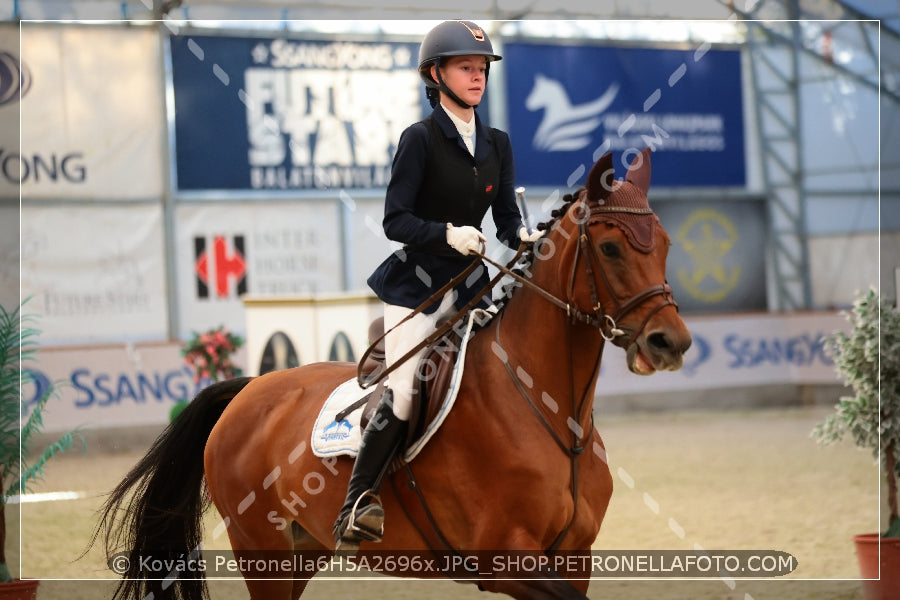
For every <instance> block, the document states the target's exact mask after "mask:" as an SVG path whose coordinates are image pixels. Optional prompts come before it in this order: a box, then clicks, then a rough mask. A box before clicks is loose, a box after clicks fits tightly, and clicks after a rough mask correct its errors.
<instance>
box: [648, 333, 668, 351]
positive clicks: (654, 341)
mask: <svg viewBox="0 0 900 600" xmlns="http://www.w3.org/2000/svg"><path fill="white" fill-rule="evenodd" d="M647 343H648V344H649V345H650V347H651V348H653V349H654V350H669V349H670V348H671V347H672V344H670V343H669V338H668V337H667V336H666V334H664V333H651V334H650V335H649V336H647Z"/></svg>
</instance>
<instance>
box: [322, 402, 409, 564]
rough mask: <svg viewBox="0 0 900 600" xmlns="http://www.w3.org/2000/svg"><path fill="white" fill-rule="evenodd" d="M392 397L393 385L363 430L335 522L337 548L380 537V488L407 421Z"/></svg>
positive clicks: (347, 548)
mask: <svg viewBox="0 0 900 600" xmlns="http://www.w3.org/2000/svg"><path fill="white" fill-rule="evenodd" d="M393 398H394V396H393V392H391V390H390V389H388V390H387V391H385V393H384V395H383V396H382V397H381V401H380V402H379V403H378V407H377V408H376V409H375V414H374V415H372V418H371V419H370V420H369V424H368V425H367V426H366V429H365V431H363V435H362V443H361V444H360V447H359V454H358V455H357V457H356V462H355V463H354V464H353V473H352V474H351V475H350V483H349V484H348V486H347V498H346V500H345V501H344V506H343V507H341V511H340V513H338V518H337V521H336V522H335V524H334V542H335V550H336V551H342V552H355V551H356V550H357V549H359V543H360V542H361V541H363V540H368V541H372V542H380V541H381V536H382V534H383V532H384V509H383V508H382V506H381V502H380V499H379V498H378V490H379V489H380V488H381V480H382V479H383V477H384V474H385V472H386V471H387V468H388V464H389V462H390V460H391V458H392V457H393V456H394V452H396V451H397V448H398V446H399V445H400V442H401V441H402V439H403V436H404V434H405V433H406V429H407V424H408V423H407V421H403V420H401V419H399V418H397V417H396V416H395V415H394V408H393V405H394V402H393Z"/></svg>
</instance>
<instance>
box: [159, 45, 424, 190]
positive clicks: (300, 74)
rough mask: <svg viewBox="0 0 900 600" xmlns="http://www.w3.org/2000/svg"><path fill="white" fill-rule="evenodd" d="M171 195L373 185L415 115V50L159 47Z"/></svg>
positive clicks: (383, 180) (383, 178)
mask: <svg viewBox="0 0 900 600" xmlns="http://www.w3.org/2000/svg"><path fill="white" fill-rule="evenodd" d="M171 48H172V79H173V84H174V92H175V135H176V161H177V179H178V189H180V190H206V189H222V190H302V189H326V188H370V187H385V186H386V185H387V182H388V177H389V176H390V165H391V160H392V158H393V153H394V150H395V148H396V144H397V140H398V139H399V137H400V133H401V132H402V131H403V129H405V128H406V127H407V126H409V125H410V124H412V123H414V122H416V121H418V120H419V119H421V118H422V116H424V108H425V107H424V106H423V103H424V94H423V93H422V83H421V81H420V80H419V76H418V74H417V72H416V64H415V61H416V58H417V56H418V45H417V44H411V43H396V42H344V41H311V40H291V39H282V38H277V39H272V38H238V37H221V36H217V37H210V36H201V35H181V36H174V37H173V38H172V39H171Z"/></svg>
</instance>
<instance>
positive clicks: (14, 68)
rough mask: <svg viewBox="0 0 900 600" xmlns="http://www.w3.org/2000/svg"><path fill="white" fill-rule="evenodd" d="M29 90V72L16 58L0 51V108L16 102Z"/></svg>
mask: <svg viewBox="0 0 900 600" xmlns="http://www.w3.org/2000/svg"><path fill="white" fill-rule="evenodd" d="M29 89H31V71H29V70H28V67H26V66H25V65H24V64H22V62H21V61H19V59H18V57H16V56H15V55H13V54H11V53H9V52H7V51H5V50H0V106H5V105H7V104H12V103H14V102H18V100H19V98H20V97H23V96H25V94H27V93H28V90H29Z"/></svg>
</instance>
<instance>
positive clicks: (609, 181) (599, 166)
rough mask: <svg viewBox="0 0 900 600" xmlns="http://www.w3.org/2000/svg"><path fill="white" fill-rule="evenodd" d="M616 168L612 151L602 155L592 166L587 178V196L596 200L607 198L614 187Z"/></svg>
mask: <svg viewBox="0 0 900 600" xmlns="http://www.w3.org/2000/svg"><path fill="white" fill-rule="evenodd" d="M615 175H616V173H615V170H614V169H613V159H612V153H611V152H607V153H606V154H604V155H603V156H601V157H600V160H598V161H597V162H595V163H594V166H593V167H591V172H590V173H588V178H587V185H586V186H585V187H586V188H587V198H588V200H591V201H594V202H601V201H603V200H606V199H607V198H608V197H609V195H610V193H612V189H613V181H614V180H615Z"/></svg>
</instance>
